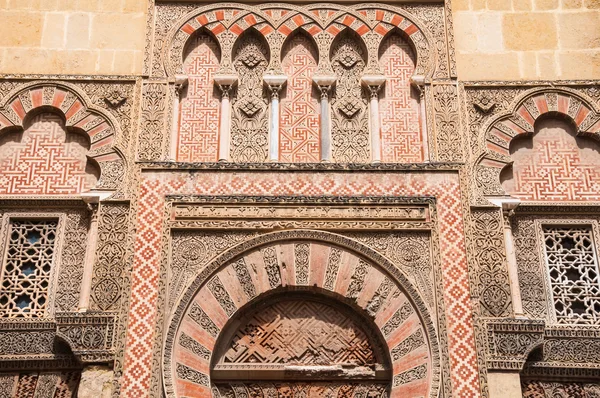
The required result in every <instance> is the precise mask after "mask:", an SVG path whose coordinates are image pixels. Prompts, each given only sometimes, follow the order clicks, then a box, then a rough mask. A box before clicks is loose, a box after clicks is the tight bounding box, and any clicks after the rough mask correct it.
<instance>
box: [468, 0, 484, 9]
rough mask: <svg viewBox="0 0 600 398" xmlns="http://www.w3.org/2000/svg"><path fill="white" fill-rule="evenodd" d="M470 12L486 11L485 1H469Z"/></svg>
mask: <svg viewBox="0 0 600 398" xmlns="http://www.w3.org/2000/svg"><path fill="white" fill-rule="evenodd" d="M471 10H473V11H479V10H487V3H486V0H471Z"/></svg>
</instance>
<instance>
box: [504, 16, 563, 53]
mask: <svg viewBox="0 0 600 398" xmlns="http://www.w3.org/2000/svg"><path fill="white" fill-rule="evenodd" d="M503 31H504V46H505V48H506V49H507V50H517V51H527V50H549V49H554V48H556V47H557V44H558V38H557V34H556V19H555V18H554V15H553V14H552V13H547V12H530V13H507V14H506V15H505V16H504V21H503Z"/></svg>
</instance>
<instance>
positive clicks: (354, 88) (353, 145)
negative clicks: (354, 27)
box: [331, 30, 371, 163]
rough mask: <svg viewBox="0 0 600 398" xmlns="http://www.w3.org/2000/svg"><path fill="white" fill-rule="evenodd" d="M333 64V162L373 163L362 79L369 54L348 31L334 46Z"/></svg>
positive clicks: (342, 34) (332, 52)
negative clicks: (335, 78) (334, 83)
mask: <svg viewBox="0 0 600 398" xmlns="http://www.w3.org/2000/svg"><path fill="white" fill-rule="evenodd" d="M332 46H333V47H332V50H331V64H332V67H333V70H334V72H335V75H336V76H337V81H336V85H335V90H334V93H333V97H332V100H331V109H332V112H331V113H332V121H331V139H332V143H333V147H332V151H333V160H334V161H335V162H339V163H353V162H356V163H363V162H369V160H370V159H371V153H370V150H369V147H370V138H369V117H368V113H367V99H366V98H365V95H364V92H363V90H362V87H361V82H360V78H361V75H362V73H363V71H364V69H365V67H366V61H367V54H366V51H365V49H364V48H363V46H364V45H363V44H362V40H361V39H360V38H359V37H358V35H356V33H353V32H352V31H350V30H345V31H344V32H342V33H341V36H340V37H338V38H337V40H336V41H335V42H334V43H333V45H332Z"/></svg>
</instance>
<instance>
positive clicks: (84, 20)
mask: <svg viewBox="0 0 600 398" xmlns="http://www.w3.org/2000/svg"><path fill="white" fill-rule="evenodd" d="M89 47H90V16H89V14H87V13H73V14H71V15H69V20H68V25H67V48H89Z"/></svg>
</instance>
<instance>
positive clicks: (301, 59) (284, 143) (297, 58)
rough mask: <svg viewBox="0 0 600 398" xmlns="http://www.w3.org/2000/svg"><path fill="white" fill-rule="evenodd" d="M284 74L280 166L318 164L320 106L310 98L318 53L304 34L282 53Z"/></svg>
mask: <svg viewBox="0 0 600 398" xmlns="http://www.w3.org/2000/svg"><path fill="white" fill-rule="evenodd" d="M283 54H284V56H283V62H282V68H283V72H284V73H285V74H286V75H287V77H288V80H287V84H286V88H285V93H282V94H283V95H282V97H281V121H280V134H281V136H280V141H279V142H280V144H279V145H280V147H279V154H280V155H279V160H280V161H281V162H288V163H293V162H318V161H319V160H320V158H319V102H318V100H317V99H316V98H315V97H314V96H313V83H312V76H313V75H314V73H315V71H316V69H317V59H318V55H317V51H316V49H315V48H314V44H313V43H312V41H311V40H310V39H309V38H308V37H306V36H305V35H304V34H297V35H295V36H294V37H292V38H291V40H289V41H288V42H287V44H286V47H285V48H284V51H283Z"/></svg>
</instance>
